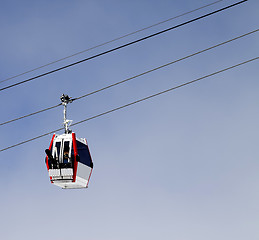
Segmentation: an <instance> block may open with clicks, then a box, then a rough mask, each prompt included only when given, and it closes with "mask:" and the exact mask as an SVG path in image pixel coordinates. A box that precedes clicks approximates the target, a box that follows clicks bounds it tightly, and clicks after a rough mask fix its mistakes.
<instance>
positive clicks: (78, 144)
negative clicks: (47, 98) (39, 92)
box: [45, 94, 93, 189]
mask: <svg viewBox="0 0 259 240" xmlns="http://www.w3.org/2000/svg"><path fill="white" fill-rule="evenodd" d="M61 101H62V104H63V105H64V126H65V133H64V134H61V135H57V134H54V135H53V137H52V139H51V143H50V146H49V148H48V149H46V150H45V152H46V155H47V156H46V159H45V161H46V166H47V169H48V173H49V177H50V181H51V183H53V184H55V185H57V186H59V187H62V188H70V189H71V188H87V187H88V183H89V179H90V177H91V174H92V170H93V161H92V158H91V154H90V151H89V148H88V144H87V141H86V139H85V138H76V134H75V133H73V132H71V131H70V130H69V129H68V123H69V122H71V121H70V120H67V119H66V105H67V103H69V102H71V99H70V98H69V97H68V96H67V95H64V94H63V95H62V96H61Z"/></svg>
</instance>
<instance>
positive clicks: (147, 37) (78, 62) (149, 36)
mask: <svg viewBox="0 0 259 240" xmlns="http://www.w3.org/2000/svg"><path fill="white" fill-rule="evenodd" d="M247 1H248V0H242V1H240V2H237V3H234V4H232V5H228V6H227V7H224V8H221V9H218V10H216V11H213V12H210V13H208V14H205V15H202V16H200V17H197V18H194V19H192V20H189V21H186V22H184V23H181V24H178V25H176V26H173V27H170V28H167V29H165V30H162V31H159V32H156V33H154V34H151V35H148V36H146V37H143V38H140V39H138V40H134V41H132V42H129V43H126V44H123V45H121V46H119V47H115V48H112V49H110V50H108V51H104V52H102V53H99V54H96V55H94V56H91V57H88V58H85V59H82V60H80V61H77V62H74V63H71V64H68V65H65V66H63V67H60V68H57V69H54V70H52V71H49V72H46V73H43V74H40V75H37V76H35V77H32V78H29V79H26V80H24V81H21V82H17V83H15V84H11V85H9V86H6V87H3V88H1V89H0V91H3V90H6V89H9V88H12V87H15V86H18V85H20V84H23V83H26V82H29V81H32V80H35V79H37V78H40V77H43V76H46V75H49V74H52V73H55V72H58V71H60V70H63V69H66V68H69V67H72V66H75V65H77V64H80V63H82V62H85V61H88V60H91V59H94V58H96V57H99V56H102V55H105V54H107V53H111V52H114V51H116V50H119V49H121V48H124V47H127V46H130V45H132V44H135V43H138V42H141V41H144V40H146V39H149V38H152V37H154V36H157V35H160V34H162V33H165V32H168V31H171V30H173V29H176V28H179V27H182V26H184V25H187V24H189V23H192V22H195V21H198V20H200V19H203V18H205V17H208V16H210V15H213V14H216V13H219V12H221V11H224V10H226V9H229V8H231V7H234V6H237V5H239V4H241V3H244V2H247Z"/></svg>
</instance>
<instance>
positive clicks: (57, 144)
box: [53, 142, 61, 161]
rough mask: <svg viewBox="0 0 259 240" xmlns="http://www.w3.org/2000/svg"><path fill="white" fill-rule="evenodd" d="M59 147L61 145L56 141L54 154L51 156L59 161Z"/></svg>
mask: <svg viewBox="0 0 259 240" xmlns="http://www.w3.org/2000/svg"><path fill="white" fill-rule="evenodd" d="M60 147H61V142H56V145H55V147H54V154H53V157H54V159H55V160H56V161H59V159H60Z"/></svg>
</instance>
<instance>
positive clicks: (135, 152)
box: [0, 0, 259, 240]
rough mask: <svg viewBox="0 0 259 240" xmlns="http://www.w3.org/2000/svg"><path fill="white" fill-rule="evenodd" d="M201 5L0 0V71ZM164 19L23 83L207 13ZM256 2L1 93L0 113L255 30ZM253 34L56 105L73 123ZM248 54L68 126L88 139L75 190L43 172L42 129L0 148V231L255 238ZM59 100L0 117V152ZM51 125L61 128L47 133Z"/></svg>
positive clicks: (191, 71) (243, 50) (215, 62)
mask: <svg viewBox="0 0 259 240" xmlns="http://www.w3.org/2000/svg"><path fill="white" fill-rule="evenodd" d="M211 2H213V1H205V0H196V1H191V0H175V1H167V0H162V1H156V0H152V1H147V0H141V1H136V0H133V1H115V0H114V1H98V0H97V1H77V0H76V1H29V0H28V1H26V0H25V1H17V0H13V1H4V0H3V1H1V8H0V28H1V36H2V37H1V38H0V43H1V44H0V46H1V58H0V64H1V73H0V80H4V79H6V78H8V77H11V76H14V75H16V74H19V73H22V72H25V71H27V70H30V69H32V68H35V67H38V66H41V65H43V64H46V63H48V62H51V61H54V60H56V59H59V58H62V57H66V56H67V55H70V54H73V53H75V52H78V51H81V50H84V49H87V48H90V47H93V46H96V45H98V44H100V43H103V42H105V41H109V40H111V39H114V38H116V37H119V36H122V35H124V34H127V33H130V32H133V31H135V30H138V29H141V28H144V27H146V26H149V25H152V24H154V23H157V22H160V21H163V20H165V19H168V18H171V17H174V16H177V15H179V14H182V13H184V12H187V11H190V10H193V9H195V8H198V7H201V6H203V5H206V4H208V3H211ZM234 2H236V1H232V0H231V1H227V0H226V1H221V2H219V3H217V4H215V5H213V6H211V7H208V8H206V9H203V10H200V11H197V12H195V13H192V14H189V15H187V16H184V17H181V18H177V19H175V20H173V21H171V22H167V23H165V24H163V25H160V26H157V27H154V28H152V29H149V30H146V31H143V32H141V33H138V34H136V35H134V36H130V37H128V38H125V39H122V40H120V41H117V42H114V43H112V44H109V45H106V46H103V47H100V48H96V49H94V50H92V51H89V52H86V53H84V54H81V55H78V56H76V57H74V58H71V59H68V60H65V61H63V62H60V63H58V64H55V65H52V66H49V67H46V68H44V69H41V70H38V71H36V72H33V73H30V74H27V75H24V76H21V77H18V78H15V79H12V80H10V81H7V82H5V83H1V87H4V86H7V85H9V84H12V83H15V82H18V81H22V80H25V79H27V78H29V77H33V76H35V75H36V74H40V73H43V72H45V71H48V70H52V69H54V68H56V67H60V66H63V65H65V64H68V63H71V62H72V61H77V60H80V59H82V58H86V57H89V56H92V55H94V54H97V53H99V52H101V51H105V50H108V49H110V48H113V47H116V46H118V45H120V44H124V43H127V42H129V41H131V40H134V39H137V38H140V37H143V36H146V35H148V34H151V33H154V32H156V31H159V30H162V29H165V28H168V27H171V26H174V25H176V24H179V23H182V22H184V21H187V20H190V19H192V18H194V17H198V16H200V15H202V14H205V13H207V12H209V11H213V10H216V9H218V8H221V7H224V6H226V5H228V4H232V3H234ZM258 8H259V4H258V1H253V0H249V1H248V2H246V3H243V4H241V5H239V6H236V7H234V8H232V9H229V10H226V11H224V12H222V13H219V14H217V15H214V16H210V17H208V18H206V19H203V20H200V21H197V22H195V23H192V24H189V25H187V26H184V27H182V28H179V29H176V30H174V31H170V32H168V33H165V34H163V35H160V36H157V37H154V38H152V39H149V40H146V41H143V42H141V43H139V44H136V45H134V46H129V47H127V48H124V49H121V50H119V51H116V52H113V53H111V54H107V55H105V56H102V57H99V58H96V59H93V60H91V61H88V62H85V63H82V64H79V65H77V66H74V67H72V68H69V69H66V70H63V71H60V72H58V73H54V74H51V75H48V76H45V77H43V78H40V79H37V80H35V81H32V82H30V83H26V84H23V85H20V86H17V87H14V88H11V89H8V90H5V91H1V95H0V100H1V103H2V104H1V113H2V114H1V117H0V122H4V121H7V120H10V119H13V118H16V117H19V116H21V115H24V114H28V113H31V112H34V111H37V110H39V109H42V108H45V107H49V106H53V105H55V104H58V103H59V97H60V96H61V95H62V94H63V93H65V94H68V95H69V96H72V97H78V96H81V95H83V94H86V93H88V92H90V91H93V90H96V89H99V88H102V87H104V86H106V85H109V84H112V83H115V82H117V81H121V80H123V79H125V78H128V77H131V76H134V75H137V74H139V73H142V72H144V71H147V70H149V69H152V68H155V67H157V66H160V65H162V64H166V63H168V62H170V61H173V60H176V59H178V58H181V57H184V56H186V55H188V54H191V53H194V52H196V51H199V50H202V49H204V48H207V47H210V46H212V45H215V44H217V43H220V42H223V41H226V40H228V39H231V38H234V37H236V36H239V35H242V34H245V33H247V32H250V31H252V30H255V29H257V28H258V18H259V17H258ZM258 38H259V36H258V33H255V34H253V35H250V36H247V37H244V38H242V39H240V40H237V41H235V42H232V43H230V44H227V45H224V46H221V47H219V48H216V49H214V50H211V51H208V52H206V53H203V54H200V55H198V56H195V57H193V58H190V59H188V60H186V61H182V62H179V63H176V64H174V65H172V66H169V67H166V68H163V69H161V70H158V71H156V72H153V73H150V74H147V75H145V76H142V77H140V78H137V79H135V80H132V81H130V82H128V83H126V84H123V85H120V86H117V87H114V88H112V89H110V90H107V91H104V92H102V93H100V94H96V95H93V96H91V97H88V98H84V99H82V100H80V101H76V102H74V103H72V104H70V105H69V106H68V118H69V119H73V120H74V122H77V121H80V120H82V119H86V118H88V117H91V116H93V115H96V114H99V113H102V112H104V111H107V110H110V109H112V108H115V107H119V106H121V105H124V104H127V103H129V102H131V101H135V100H137V99H140V98H143V97H146V96H148V95H151V94H154V93H156V92H159V91H162V90H165V89H167V88H170V87H173V86H176V85H178V84H181V83H184V82H187V81H190V80H193V79H195V78H198V77H202V76H204V75H206V74H210V73H212V72H215V71H218V70H220V69H223V68H226V67H229V66H231V65H234V64H238V63H240V62H243V61H246V60H248V59H251V58H254V57H257V56H258V42H259V41H258V40H259V39H258ZM258 73H259V72H258V61H254V62H252V63H249V64H246V65H243V66H241V67H239V68H236V69H233V70H229V71H227V72H225V73H221V74H219V75H216V76H214V77H211V78H209V79H207V80H204V81H201V82H199V83H196V84H193V85H190V86H186V87H183V88H181V89H178V90H176V91H174V92H171V93H167V94H164V95H162V96H159V97H156V98H153V99H150V100H148V101H145V102H142V103H139V104H137V105H134V106H132V107H128V108H125V109H123V110H120V111H117V112H115V113H111V114H109V115H105V116H103V117H100V118H97V119H95V120H91V121H89V122H87V123H84V124H80V125H77V126H74V127H72V130H73V131H74V132H75V133H76V134H77V136H78V137H85V138H87V140H88V143H89V147H90V151H91V155H92V158H93V161H94V171H93V174H92V177H91V181H90V183H89V188H88V189H83V190H62V189H59V188H58V187H56V186H53V185H52V184H51V183H50V182H49V178H48V173H47V170H46V167H45V163H44V158H45V153H44V150H45V149H46V148H47V147H48V146H49V143H50V139H51V136H48V137H44V138H41V139H38V140H36V141H33V142H30V143H27V144H24V145H21V146H19V147H16V148H13V149H10V150H7V151H4V152H1V153H0V159H1V161H0V164H1V165H0V166H1V168H0V169H1V181H0V189H1V199H0V203H1V206H2V208H1V211H0V212H1V218H0V225H1V232H0V236H1V239H7V240H13V239H25V238H26V239H28V240H30V239H35V238H37V239H39V240H41V239H46V238H49V239H62V240H66V239H71V238H72V237H74V238H75V237H76V238H78V239H92V240H101V239H106V240H110V239H112V240H117V239H118V240H119V239H120V240H121V239H126V240H127V239H151V240H152V239H177V240H196V239H197V240H205V239H206V240H207V239H210V240H216V239H217V240H218V239H221V240H229V239H236V240H241V239H249V240H257V239H258V237H259V230H258V225H259V208H258V201H259V191H258V190H259V175H258V171H259V161H258V159H259V153H258V135H259V130H258V129H259V128H258V122H259V110H258V109H259V108H258V102H259V95H258V87H259V83H258ZM62 117H63V116H62V108H56V109H53V110H50V111H48V112H46V113H42V114H38V115H36V116H33V117H30V118H27V119H23V120H20V121H17V122H15V123H11V124H8V125H4V126H0V127H1V138H0V145H1V148H4V147H7V146H10V145H13V144H16V143H18V142H20V141H23V140H27V139H29V138H32V137H35V136H38V135H41V134H43V133H46V132H49V131H52V130H54V129H57V128H60V127H62ZM60 133H61V132H60Z"/></svg>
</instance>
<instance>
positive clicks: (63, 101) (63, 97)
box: [60, 94, 73, 134]
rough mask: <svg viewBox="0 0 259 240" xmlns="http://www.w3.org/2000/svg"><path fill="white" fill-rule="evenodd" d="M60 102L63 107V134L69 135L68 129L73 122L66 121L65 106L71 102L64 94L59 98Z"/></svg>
mask: <svg viewBox="0 0 259 240" xmlns="http://www.w3.org/2000/svg"><path fill="white" fill-rule="evenodd" d="M60 100H61V102H62V105H63V106H64V122H63V125H64V128H65V133H66V134H68V133H71V132H72V131H71V130H70V129H69V126H70V125H71V123H72V122H73V120H68V119H67V104H68V103H72V102H73V100H72V99H71V98H70V97H69V96H68V95H66V94H62V96H61V97H60Z"/></svg>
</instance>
